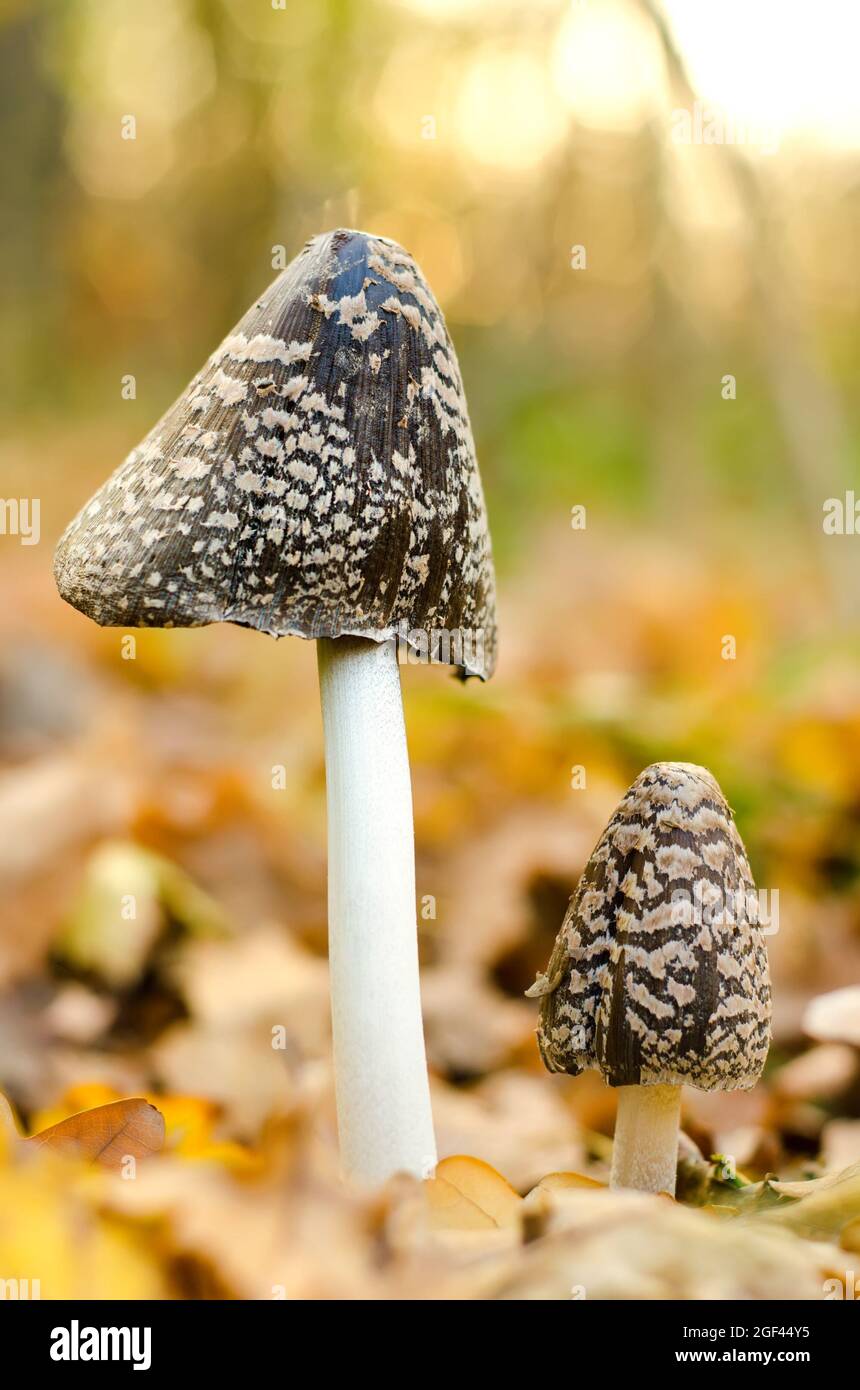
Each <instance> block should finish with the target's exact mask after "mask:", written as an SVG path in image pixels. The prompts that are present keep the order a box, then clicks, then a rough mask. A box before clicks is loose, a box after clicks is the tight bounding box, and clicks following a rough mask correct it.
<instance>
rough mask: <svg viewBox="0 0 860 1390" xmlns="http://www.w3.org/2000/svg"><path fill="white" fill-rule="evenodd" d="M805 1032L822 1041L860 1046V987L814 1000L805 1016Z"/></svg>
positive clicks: (809, 1004) (821, 995)
mask: <svg viewBox="0 0 860 1390" xmlns="http://www.w3.org/2000/svg"><path fill="white" fill-rule="evenodd" d="M803 1031H804V1032H805V1033H808V1034H809V1036H810V1037H811V1038H816V1039H817V1040H818V1041H819V1042H844V1043H851V1044H852V1046H854V1047H860V985H849V986H848V988H847V989H834V990H831V991H830V993H829V994H819V995H818V997H817V999H811V1000H810V1002H809V1003H808V1004H807V1006H806V1012H805V1013H804V1015H803Z"/></svg>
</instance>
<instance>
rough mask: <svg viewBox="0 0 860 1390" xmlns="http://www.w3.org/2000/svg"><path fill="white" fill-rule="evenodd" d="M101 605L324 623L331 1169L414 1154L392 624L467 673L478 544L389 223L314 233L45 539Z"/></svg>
mask: <svg viewBox="0 0 860 1390" xmlns="http://www.w3.org/2000/svg"><path fill="white" fill-rule="evenodd" d="M55 575H56V580H57V585H58V587H59V590H60V593H61V595H62V596H63V598H64V599H66V600H67V602H69V603H71V604H72V605H73V606H74V607H75V608H78V609H80V611H81V612H82V613H85V614H86V615H87V616H88V617H90V618H93V619H95V621H96V622H98V623H101V624H104V625H108V626H123V627H134V626H138V627H198V626H201V625H202V624H205V623H213V622H232V623H238V624H241V625H242V626H245V627H251V628H256V629H258V630H259V631H261V632H266V633H269V634H270V635H271V636H273V637H283V636H285V635H287V634H293V635H295V636H299V637H307V638H313V639H316V640H317V645H318V655H319V672H320V691H321V701H322V713H323V727H324V736H325V749H326V778H327V787H328V815H329V953H330V963H331V993H332V1018H333V1033H334V1057H335V1080H336V1089H337V1104H338V1126H339V1133H340V1142H341V1156H342V1163H343V1167H344V1170H345V1171H346V1172H347V1173H348V1174H349V1175H351V1176H353V1177H356V1178H358V1179H362V1180H366V1181H370V1182H376V1181H382V1180H384V1179H385V1178H387V1177H388V1176H389V1175H390V1174H391V1173H393V1172H395V1171H397V1170H406V1171H409V1172H411V1173H416V1174H419V1175H422V1174H426V1173H427V1172H428V1171H429V1170H430V1169H432V1167H433V1165H434V1163H435V1157H436V1150H435V1140H434V1136H433V1123H432V1116H431V1110H430V1093H429V1086H428V1079H427V1069H426V1061H425V1052H424V1036H423V1029H422V1023H421V1002H420V994H419V984H418V950H417V933H416V902H415V856H414V839H413V828H412V795H411V787H410V779H409V762H408V756H407V750H406V737H405V729H404V721H403V706H402V698H401V690H400V673H399V668H398V661H397V653H396V650H395V640H394V639H398V640H399V642H400V646H401V650H403V649H411V650H412V651H413V652H415V653H416V654H417V656H418V658H419V659H425V660H426V659H428V658H429V659H433V660H435V661H440V662H447V663H448V664H450V665H452V666H454V667H455V668H457V670H458V672H459V674H460V675H461V676H463V677H464V678H465V676H467V675H476V676H479V677H481V678H482V679H486V678H488V677H489V676H490V675H491V674H492V670H493V666H494V664H495V645H496V635H495V608H494V581H493V566H492V557H491V552H490V540H489V534H488V530H487V518H486V511H485V507H484V499H483V494H482V490H481V481H480V477H479V474H478V467H477V462H476V460H475V451H474V445H473V442H472V432H471V428H470V425H469V417H468V412H467V409H466V400H465V396H464V394H463V386H462V382H461V379H460V370H459V367H458V364H457V358H456V354H455V352H454V347H453V344H452V342H451V339H450V337H449V335H448V331H447V328H446V326H445V320H444V318H443V317H442V313H441V310H440V309H439V306H438V305H437V303H436V301H435V299H434V298H433V295H432V293H431V291H430V288H429V286H428V285H427V282H426V281H425V279H424V276H423V275H422V273H421V271H420V270H419V268H418V266H417V265H416V263H415V261H414V260H413V259H412V257H411V256H410V255H409V254H408V253H407V252H406V251H404V250H403V248H402V247H400V246H398V245H397V244H396V243H395V242H393V241H389V240H387V239H386V238H384V237H377V236H370V235H368V234H366V233H364V232H357V231H351V230H344V229H341V230H338V231H334V232H329V233H326V234H324V235H322V236H317V237H314V238H313V239H312V240H311V241H309V242H308V243H307V245H306V246H305V248H304V249H303V251H302V252H301V253H300V254H299V255H298V256H297V257H296V258H295V260H293V261H292V262H291V264H290V265H289V266H288V267H287V269H286V270H285V271H284V272H283V273H282V274H281V275H280V276H279V277H278V278H277V279H276V280H275V282H274V283H273V284H272V286H271V287H270V288H269V290H268V291H267V293H266V294H265V295H264V296H263V297H262V299H260V300H258V301H257V302H256V303H255V304H254V305H253V306H252V308H251V309H250V310H249V311H248V313H247V314H246V315H245V317H244V318H243V319H242V320H241V322H240V323H239V324H238V325H237V326H236V328H234V330H233V331H232V332H231V333H230V334H228V336H227V337H226V338H225V340H224V342H223V343H222V344H221V345H220V347H219V348H217V349H216V351H215V352H214V353H213V355H212V356H211V357H210V358H209V361H208V362H207V363H206V365H205V366H204V368H203V370H202V371H201V372H200V373H199V374H198V375H197V376H196V377H195V378H194V380H193V381H192V382H191V384H190V386H189V387H188V388H187V389H186V390H185V391H184V392H183V394H182V395H181V396H180V398H179V400H178V401H177V402H176V404H175V405H174V406H172V407H171V409H170V410H169V411H168V412H167V414H166V415H165V416H164V417H163V419H162V420H161V421H160V422H159V424H157V425H156V426H155V428H154V429H153V430H152V432H151V433H150V434H149V435H148V437H147V438H146V439H145V440H144V442H143V444H142V445H140V446H139V447H138V448H136V449H135V450H134V451H133V452H132V453H131V454H130V455H129V457H128V459H127V460H126V462H125V463H124V464H123V465H122V466H121V468H120V469H119V470H118V471H117V472H116V473H115V474H114V475H113V477H112V478H111V479H109V481H108V482H107V483H105V485H104V486H103V487H102V489H101V490H100V492H98V493H97V494H96V496H95V497H94V498H93V499H92V500H91V501H90V502H89V503H87V505H86V506H85V507H84V508H83V510H82V511H81V512H80V514H79V515H78V516H77V517H76V518H75V520H74V521H73V522H72V523H71V525H70V526H69V528H68V529H67V531H66V533H65V535H64V536H63V538H62V539H61V541H60V544H59V547H58V549H57V554H56V559H55Z"/></svg>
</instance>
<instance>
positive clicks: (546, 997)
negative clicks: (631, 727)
mask: <svg viewBox="0 0 860 1390" xmlns="http://www.w3.org/2000/svg"><path fill="white" fill-rule="evenodd" d="M528 992H529V994H530V995H531V996H532V997H536V996H537V997H540V998H541V1012H540V1026H539V1029H538V1042H539V1045H540V1050H541V1056H542V1057H543V1060H544V1062H545V1064H546V1066H547V1067H548V1068H549V1070H550V1071H566V1072H570V1073H571V1074H573V1075H574V1076H576V1075H578V1074H579V1073H580V1072H581V1071H583V1070H585V1069H586V1068H588V1067H594V1068H596V1069H597V1070H599V1071H600V1072H602V1074H603V1076H604V1078H605V1080H606V1081H607V1082H608V1083H609V1084H610V1086H636V1085H682V1084H687V1085H691V1086H696V1087H698V1088H699V1089H700V1090H703V1091H712V1090H735V1089H746V1088H748V1087H750V1086H752V1085H754V1084H755V1082H756V1081H757V1080H758V1077H759V1075H760V1073H761V1070H762V1067H763V1066H764V1063H765V1058H766V1057H767V1050H768V1046H769V1043H770V978H769V974H768V963H767V951H766V949H765V943H764V938H763V935H762V931H761V928H760V926H759V923H758V898H757V895H756V892H755V888H754V885H753V880H752V875H751V873H750V868H749V863H748V862H747V856H746V851H745V850H744V847H743V843H742V841H741V838H740V835H739V834H738V832H737V829H736V828H735V824H734V821H733V819H732V813H731V810H730V809H729V807H728V805H727V804H726V800H725V798H724V796H723V794H722V792H721V791H720V788H719V786H718V785H717V783H716V781H715V780H714V778H713V777H712V776H711V774H710V773H709V772H708V771H707V770H706V769H705V768H703V767H696V766H695V765H694V764H692V763H653V764H652V765H651V766H650V767H646V769H645V771H644V772H642V773H640V774H639V776H638V777H637V778H636V781H635V782H634V783H633V785H632V786H631V787H630V789H629V791H628V792H627V793H626V795H625V796H624V797H623V798H622V800H621V802H620V804H619V806H618V809H617V811H616V812H615V814H614V816H613V817H612V819H611V821H610V822H609V825H608V826H607V827H606V830H605V831H604V833H603V835H602V837H601V839H600V841H599V842H598V844H597V847H596V849H595V850H594V852H593V854H592V855H591V858H590V859H589V861H588V863H587V865H586V867H585V871H584V873H583V875H582V878H581V879H580V881H579V885H578V887H577V890H576V892H575V893H574V895H573V897H572V898H571V901H570V906H569V908H568V911H567V915H566V916H565V919H564V922H563V924H562V927H561V931H560V932H559V934H558V937H557V939H556V943H555V948H554V950H553V953H552V958H551V960H550V963H549V967H548V970H547V973H546V975H539V976H538V979H537V981H536V982H535V984H534V985H533V986H532V988H531V989H530V990H529V991H528Z"/></svg>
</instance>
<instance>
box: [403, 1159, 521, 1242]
mask: <svg viewBox="0 0 860 1390" xmlns="http://www.w3.org/2000/svg"><path fill="white" fill-rule="evenodd" d="M425 1191H426V1196H427V1202H428V1204H429V1208H430V1224H431V1227H432V1228H433V1229H434V1230H442V1231H474V1230H488V1229H491V1228H493V1227H495V1228H497V1229H499V1230H503V1229H510V1228H511V1227H514V1226H516V1224H517V1221H518V1220H519V1217H520V1214H521V1211H522V1204H523V1199H522V1197H520V1195H519V1193H518V1192H516V1191H515V1190H514V1188H513V1187H511V1185H510V1183H509V1182H508V1180H507V1178H503V1177H502V1175H501V1173H497V1172H496V1170H495V1168H491V1167H490V1165H489V1163H484V1162H483V1161H482V1160H481V1159H480V1158H470V1157H469V1156H468V1155H466V1154H456V1155H453V1156H452V1157H450V1158H443V1159H442V1161H441V1163H439V1164H438V1166H437V1168H436V1176H435V1177H434V1178H431V1179H430V1180H429V1181H428V1182H427V1184H426V1186H425Z"/></svg>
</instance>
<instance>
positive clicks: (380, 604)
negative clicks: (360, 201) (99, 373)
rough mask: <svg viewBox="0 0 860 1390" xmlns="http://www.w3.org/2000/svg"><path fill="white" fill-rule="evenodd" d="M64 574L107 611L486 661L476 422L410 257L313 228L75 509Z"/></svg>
mask: <svg viewBox="0 0 860 1390" xmlns="http://www.w3.org/2000/svg"><path fill="white" fill-rule="evenodd" d="M54 573H55V576H56V580H57V585H58V588H59V590H60V593H61V595H62V597H63V598H64V599H66V601H67V602H68V603H70V604H72V605H73V607H75V608H78V609H80V611H81V612H82V613H85V614H86V615H87V616H88V617H90V618H93V619H95V621H96V622H98V623H101V624H103V625H105V626H113V627H115V626H122V627H198V626H201V625H202V624H205V623H212V622H232V623H239V624H241V625H243V626H245V627H253V628H257V629H259V630H260V631H262V632H267V633H270V634H271V635H272V636H275V637H282V636H285V635H286V634H293V635H296V636H299V637H308V638H316V637H340V636H343V635H347V634H349V635H352V636H360V637H369V638H372V639H374V640H375V641H385V640H387V639H388V638H391V637H394V636H398V635H400V636H402V637H403V638H404V639H405V640H407V641H408V642H410V644H411V645H412V646H413V647H418V648H419V649H421V648H422V646H423V651H422V654H423V655H425V656H426V655H427V654H428V651H429V654H430V656H432V657H433V659H435V660H441V661H448V662H449V663H450V664H451V665H454V666H457V667H458V668H459V670H460V674H462V675H478V676H481V677H483V678H486V677H488V676H490V675H491V674H492V671H493V667H494V665H495V653H496V629H495V596H494V577H493V563H492V554H491V549H490V539H489V532H488V528H487V516H486V509H485V506H484V497H483V492H482V490H481V480H480V476H479V474H478V466H477V462H476V459H475V449H474V444H473V441H472V431H471V427H470V424H469V416H468V411H467V408H466V400H465V396H464V394H463V385H462V381H461V379H460V369H459V366H458V363H457V357H456V354H455V352H454V347H453V345H452V343H451V339H450V337H449V335H448V330H447V328H446V326H445V320H444V318H443V317H442V312H441V310H440V308H439V306H438V304H437V303H436V300H435V299H434V297H433V294H432V293H431V291H430V289H429V286H428V285H427V282H426V280H425V279H424V276H423V275H422V273H421V271H420V270H419V268H418V266H417V265H416V263H415V261H414V260H413V259H412V257H411V256H410V255H409V254H408V252H406V251H404V250H403V248H402V247H400V246H398V245H397V244H396V243H395V242H393V241H389V240H387V239H386V238H384V237H377V236H370V235H369V234H367V233H365V232H356V231H351V230H346V229H339V230H337V231H334V232H327V233H325V234H323V235H321V236H316V237H314V238H313V239H312V240H311V241H309V242H308V243H307V245H306V246H305V247H304V249H303V250H302V251H301V252H300V253H299V255H298V256H296V258H295V259H294V260H293V261H292V262H291V263H290V265H289V266H287V268H286V270H285V271H283V272H282V274H281V275H279V276H278V278H277V279H276V280H275V281H274V282H273V283H272V284H271V285H270V286H269V288H268V290H266V292H265V293H264V294H263V295H262V296H261V298H260V299H258V300H257V301H256V303H255V304H254V305H253V306H252V307H251V308H250V309H249V310H248V312H247V314H246V315H245V317H244V318H243V319H242V320H241V321H240V322H239V323H238V324H237V325H236V327H235V328H234V330H233V331H232V332H231V333H230V334H228V336H227V337H226V338H225V339H224V342H223V343H222V344H221V346H220V347H219V348H218V349H217V350H216V351H215V352H214V353H213V354H212V356H211V357H210V358H209V361H208V362H207V363H206V365H205V367H204V368H203V370H202V371H201V372H200V373H198V375H197V376H196V377H195V378H194V380H193V381H192V382H191V384H190V385H189V386H188V387H187V388H186V390H185V391H184V392H183V394H182V395H181V396H180V397H179V399H178V400H177V401H176V403H175V404H174V405H173V406H171V408H170V409H169V410H168V411H167V414H166V415H164V416H163V417H162V419H161V420H160V421H159V423H158V424H157V425H156V426H155V428H154V429H153V430H152V431H151V432H150V434H149V435H147V437H146V439H145V440H144V441H143V443H142V444H140V445H139V446H138V447H137V448H136V449H134V450H132V452H131V454H129V456H128V458H127V459H126V461H125V462H124V463H123V464H122V465H121V467H120V468H119V469H118V470H117V471H116V472H115V473H114V474H113V476H112V477H111V478H110V479H109V480H108V482H107V483H105V484H104V486H103V487H102V488H101V489H100V491H99V492H97V493H96V495H95V496H94V497H93V498H92V500H91V501H90V502H88V503H87V505H86V506H85V507H84V508H83V509H82V510H81V511H80V513H79V514H78V516H77V517H76V518H75V520H74V521H73V522H72V523H71V525H70V526H69V527H68V529H67V530H66V532H65V534H64V536H63V537H62V539H61V541H60V544H59V546H58V548H57V553H56V557H55V561H54ZM422 634H424V635H422ZM446 634H447V635H446Z"/></svg>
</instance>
